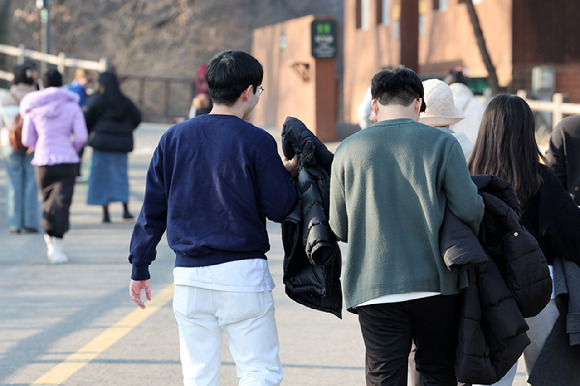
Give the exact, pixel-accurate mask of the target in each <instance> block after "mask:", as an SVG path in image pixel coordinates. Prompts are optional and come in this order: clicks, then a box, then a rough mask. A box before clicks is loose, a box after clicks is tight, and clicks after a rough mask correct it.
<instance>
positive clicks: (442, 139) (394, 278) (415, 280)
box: [329, 118, 484, 311]
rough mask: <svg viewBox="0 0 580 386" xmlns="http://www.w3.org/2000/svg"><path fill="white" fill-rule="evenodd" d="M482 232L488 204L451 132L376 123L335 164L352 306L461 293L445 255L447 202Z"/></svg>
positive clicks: (334, 220)
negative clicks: (392, 296)
mask: <svg viewBox="0 0 580 386" xmlns="http://www.w3.org/2000/svg"><path fill="white" fill-rule="evenodd" d="M446 205H447V206H449V209H450V210H451V211H452V212H453V214H455V215H456V216H457V217H458V218H460V219H461V220H463V221H464V222H465V223H466V224H468V225H469V226H470V227H471V229H472V230H473V232H474V233H475V234H476V235H477V234H478V232H479V224H480V223H481V220H482V218H483V210H484V205H483V201H482V199H481V197H480V196H479V195H478V193H477V188H476V186H475V184H474V183H473V182H472V180H471V177H470V175H469V171H468V169H467V163H466V161H465V157H464V156H463V152H462V150H461V146H460V145H459V143H458V142H457V140H456V139H455V138H454V137H453V135H451V134H449V133H447V132H444V131H443V130H440V129H437V128H433V127H430V126H426V125H424V124H421V123H418V122H416V121H414V120H412V119H406V118H405V119H394V120H388V121H382V122H378V123H375V124H374V125H372V126H370V127H368V128H367V129H364V130H362V131H360V132H358V133H356V134H354V135H352V136H350V137H349V138H347V139H346V140H344V141H343V142H342V144H341V145H340V146H339V147H338V149H337V150H336V153H335V156H334V160H333V162H332V172H331V179H330V214H329V217H330V218H329V220H330V226H331V228H332V230H333V231H334V233H335V234H336V236H337V237H338V238H339V239H340V240H342V241H344V242H346V243H348V253H347V257H346V264H345V267H344V268H345V269H344V276H343V290H344V297H345V302H346V308H347V309H348V310H349V311H354V309H353V308H354V307H356V306H357V305H359V304H361V303H364V302H366V301H368V300H371V299H375V298H378V297H380V296H383V295H390V294H402V293H408V292H415V291H432V292H439V293H441V294H443V295H451V294H457V293H458V290H459V276H458V275H457V274H455V273H452V272H450V271H449V270H448V269H447V268H446V266H445V264H444V262H443V259H442V258H441V255H440V253H439V228H440V227H441V223H442V222H443V215H444V213H445V207H446Z"/></svg>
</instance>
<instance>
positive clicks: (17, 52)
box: [0, 44, 108, 82]
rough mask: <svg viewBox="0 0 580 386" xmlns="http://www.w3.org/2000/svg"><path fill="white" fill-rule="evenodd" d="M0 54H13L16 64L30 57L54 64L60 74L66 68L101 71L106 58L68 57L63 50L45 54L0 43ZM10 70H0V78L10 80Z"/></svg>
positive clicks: (103, 69)
mask: <svg viewBox="0 0 580 386" xmlns="http://www.w3.org/2000/svg"><path fill="white" fill-rule="evenodd" d="M0 54H5V55H8V56H15V57H16V58H17V60H16V63H17V64H23V63H24V62H25V61H26V59H32V60H36V61H39V62H41V63H48V64H52V65H55V66H56V67H57V69H58V71H59V72H60V73H61V74H65V72H66V69H67V68H84V69H85V70H89V71H98V72H103V71H105V70H106V69H107V67H108V63H107V59H105V58H101V59H100V60H99V61H94V60H85V59H75V58H68V57H67V56H66V55H65V54H64V53H63V52H60V53H59V54H58V55H51V54H46V53H44V52H39V51H34V50H29V49H27V48H26V47H24V45H22V44H21V45H20V46H18V47H12V46H7V45H4V44H0ZM13 77H14V76H13V74H12V72H7V71H2V70H0V79H4V80H7V81H9V82H10V81H12V79H13Z"/></svg>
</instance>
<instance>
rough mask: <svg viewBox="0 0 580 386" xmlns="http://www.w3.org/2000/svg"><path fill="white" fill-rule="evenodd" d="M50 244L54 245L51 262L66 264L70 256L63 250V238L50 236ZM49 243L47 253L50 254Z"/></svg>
mask: <svg viewBox="0 0 580 386" xmlns="http://www.w3.org/2000/svg"><path fill="white" fill-rule="evenodd" d="M50 244H51V246H52V254H51V256H50V257H49V260H50V263H51V264H64V263H66V262H67V261H68V256H67V255H66V254H65V253H64V252H63V250H62V239H59V238H56V237H50ZM48 249H49V248H48V244H47V254H48Z"/></svg>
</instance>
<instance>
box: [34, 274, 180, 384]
mask: <svg viewBox="0 0 580 386" xmlns="http://www.w3.org/2000/svg"><path fill="white" fill-rule="evenodd" d="M171 299H173V285H170V286H168V287H166V288H164V289H163V290H162V291H161V292H159V293H158V294H157V295H156V296H155V297H153V299H152V300H151V302H149V303H148V304H147V308H145V309H144V310H142V309H140V308H137V309H136V310H134V311H132V312H131V313H130V314H129V315H127V316H125V317H124V318H123V319H121V320H120V321H119V322H117V323H115V324H114V325H113V326H112V327H110V328H108V329H107V330H105V331H103V332H102V333H101V334H99V336H97V337H96V338H95V339H93V340H92V341H90V342H89V343H87V344H86V345H85V346H84V347H83V348H81V349H80V350H79V351H77V352H76V353H74V354H71V355H70V356H69V357H68V358H66V359H65V360H64V361H63V362H61V363H59V364H58V365H56V366H55V367H53V368H52V369H51V370H50V371H49V372H47V373H46V374H44V375H43V376H42V377H40V378H38V379H37V380H36V381H34V382H33V383H32V384H33V385H59V384H61V383H63V382H64V381H66V380H67V379H68V378H69V377H71V376H72V375H73V374H74V373H76V372H77V371H79V370H80V369H82V368H83V367H84V366H85V365H87V364H88V363H89V362H90V361H92V360H93V359H95V358H96V357H97V356H99V354H101V353H102V352H104V351H105V350H106V349H108V348H109V347H111V346H112V345H113V344H115V343H116V342H117V341H119V340H120V339H121V338H122V337H124V336H125V335H127V334H128V333H129V332H130V331H131V330H132V329H133V328H135V327H137V326H138V325H139V324H140V323H142V322H143V321H144V320H145V319H147V318H148V317H150V316H151V315H153V314H154V313H155V312H156V311H158V310H159V309H160V308H161V307H163V306H164V305H165V304H167V303H169V301H171Z"/></svg>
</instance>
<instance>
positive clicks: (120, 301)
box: [0, 124, 527, 386]
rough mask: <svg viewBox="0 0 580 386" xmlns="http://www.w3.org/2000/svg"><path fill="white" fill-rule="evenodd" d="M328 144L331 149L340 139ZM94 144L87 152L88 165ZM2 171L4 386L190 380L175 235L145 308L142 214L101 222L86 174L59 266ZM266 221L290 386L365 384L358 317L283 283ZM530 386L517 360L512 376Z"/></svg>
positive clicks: (136, 181) (0, 357)
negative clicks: (138, 239)
mask: <svg viewBox="0 0 580 386" xmlns="http://www.w3.org/2000/svg"><path fill="white" fill-rule="evenodd" d="M167 128H168V125H159V124H142V125H141V126H140V128H139V129H138V130H137V131H136V138H135V141H136V149H135V151H134V152H133V153H132V154H131V155H130V157H129V169H130V170H129V175H130V185H131V197H130V204H129V205H130V208H131V210H132V212H134V214H135V215H137V213H138V211H139V209H140V205H141V201H142V197H143V192H144V189H145V173H146V170H147V166H148V164H149V160H150V157H151V154H152V152H153V149H154V147H155V145H156V143H157V141H158V139H159V137H160V136H161V135H162V133H163V132H164V131H165V130H166V129H167ZM273 134H275V135H277V133H276V132H273ZM277 140H278V141H279V136H278V137H277ZM329 148H331V150H334V149H335V148H336V143H334V144H329ZM90 153H91V152H90V149H88V151H87V152H85V157H84V160H85V163H84V168H85V169H86V166H87V161H88V160H89V159H90ZM0 163H1V160H0ZM85 174H86V173H85ZM5 181H6V175H5V172H4V168H3V166H0V293H1V294H2V296H1V297H0V384H2V385H30V384H62V385H83V386H84V385H179V384H181V366H180V363H179V343H178V333H177V325H176V323H175V320H174V317H173V312H172V309H171V295H172V286H171V283H172V268H173V259H174V256H173V253H172V252H171V250H170V249H169V247H168V246H167V243H166V241H165V240H163V241H162V242H161V244H160V245H159V247H158V258H157V261H155V262H154V263H153V265H152V268H151V274H152V286H153V301H152V302H151V303H150V304H148V308H147V310H145V311H143V310H140V309H138V308H137V307H136V306H135V305H134V304H133V303H132V302H131V301H130V299H129V294H128V284H129V278H130V272H131V267H130V265H129V263H128V261H127V255H128V248H129V241H130V236H131V230H132V226H133V223H132V222H125V221H123V220H121V204H120V203H119V204H112V205H111V208H110V210H111V218H112V221H113V222H112V223H111V224H102V223H101V209H100V207H96V206H88V205H86V194H87V186H86V184H84V183H77V185H76V187H75V195H74V200H73V205H72V210H71V230H70V232H69V233H67V235H66V236H65V240H64V246H65V251H66V253H67V254H68V256H69V259H70V262H69V263H68V264H65V265H57V266H52V265H49V264H48V261H47V259H46V253H45V246H44V242H43V238H42V234H41V233H39V234H33V235H24V234H22V235H10V234H9V232H8V226H7V224H6V220H5V191H4V189H3V187H4V185H5V183H6V182H5ZM268 231H269V234H270V243H271V246H272V249H271V252H270V253H269V261H270V269H271V272H272V276H273V277H274V281H275V283H276V285H277V287H276V289H275V290H274V297H275V304H276V318H277V323H278V329H279V335H280V357H281V360H282V364H283V366H284V381H283V384H286V385H300V386H302V385H305V386H306V385H317V386H321V385H364V383H365V382H364V347H363V343H362V338H361V335H360V329H359V326H358V321H357V319H356V316H355V315H352V314H350V313H348V312H346V311H344V312H343V319H342V320H340V319H338V318H337V317H335V316H333V315H330V314H325V313H322V312H319V311H314V310H311V309H309V308H306V307H304V306H301V305H298V304H297V303H295V302H294V301H292V300H290V299H289V298H288V297H287V296H286V295H285V293H284V286H283V284H282V258H283V250H282V243H281V239H280V226H279V225H278V224H274V223H271V222H270V223H268ZM343 250H344V249H343ZM222 360H223V366H222V372H221V384H223V385H235V384H237V382H238V379H237V377H236V375H235V366H234V364H233V360H232V358H231V356H230V354H229V352H228V350H227V339H225V340H224V350H223V358H222ZM520 362H523V361H520ZM526 384H527V383H526V382H525V370H524V367H523V363H520V368H519V369H518V375H517V378H516V382H515V383H514V385H526Z"/></svg>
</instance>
